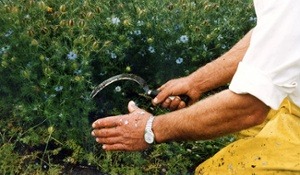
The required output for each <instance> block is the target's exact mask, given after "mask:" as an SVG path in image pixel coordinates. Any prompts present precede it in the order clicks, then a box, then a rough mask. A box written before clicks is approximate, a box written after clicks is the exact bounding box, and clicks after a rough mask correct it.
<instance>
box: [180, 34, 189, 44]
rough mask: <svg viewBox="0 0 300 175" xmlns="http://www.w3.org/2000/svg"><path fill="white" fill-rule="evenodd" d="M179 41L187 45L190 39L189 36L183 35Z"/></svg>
mask: <svg viewBox="0 0 300 175" xmlns="http://www.w3.org/2000/svg"><path fill="white" fill-rule="evenodd" d="M179 41H180V42H182V43H187V42H188V41H189V37H188V36H187V35H182V36H181V37H180V38H179Z"/></svg>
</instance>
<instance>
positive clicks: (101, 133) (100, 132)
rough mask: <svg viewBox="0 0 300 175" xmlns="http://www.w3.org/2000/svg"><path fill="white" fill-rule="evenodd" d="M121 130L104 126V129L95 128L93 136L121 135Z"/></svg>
mask: <svg viewBox="0 0 300 175" xmlns="http://www.w3.org/2000/svg"><path fill="white" fill-rule="evenodd" d="M119 135H120V134H119V132H118V131H117V129H116V128H103V129H94V130H93V131H92V136H94V137H98V138H105V137H116V136H119Z"/></svg>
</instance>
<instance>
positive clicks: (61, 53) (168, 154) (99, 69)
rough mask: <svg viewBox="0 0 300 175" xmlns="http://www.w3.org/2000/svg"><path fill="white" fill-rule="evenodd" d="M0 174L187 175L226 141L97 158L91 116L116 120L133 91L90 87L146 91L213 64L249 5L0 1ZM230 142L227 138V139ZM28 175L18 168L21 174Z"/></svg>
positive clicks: (248, 15) (162, 0) (181, 0)
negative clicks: (117, 78)
mask: <svg viewBox="0 0 300 175" xmlns="http://www.w3.org/2000/svg"><path fill="white" fill-rule="evenodd" d="M0 13H1V16H0V26H1V27H0V59H1V60H0V62H1V64H0V74H1V75H2V76H1V77H0V84H1V86H0V96H1V100H0V117H1V122H0V128H1V132H0V136H1V138H0V157H1V159H0V174H18V173H25V174H43V173H48V174H58V172H61V171H62V170H63V165H67V164H85V165H88V166H96V167H97V168H98V169H100V170H101V171H102V172H106V173H109V174H125V172H126V174H142V173H143V174H187V173H190V172H192V168H194V166H195V165H196V164H195V162H196V163H197V164H198V163H199V162H201V161H203V160H205V159H206V158H207V157H209V156H210V155H212V154H213V153H215V152H216V151H217V150H219V149H220V148H222V147H223V146H224V145H225V144H227V143H228V142H230V140H229V141H228V140H226V139H225V140H215V141H205V142H193V143H190V142H187V143H169V144H162V145H157V146H155V147H153V148H151V149H149V150H147V151H144V152H139V153H107V152H103V151H102V150H101V149H100V146H99V145H97V144H95V142H94V141H93V138H92V137H91V136H90V123H91V122H92V121H94V120H95V119H96V117H99V116H100V117H102V116H107V115H110V114H120V113H124V112H126V104H127V102H128V101H129V100H131V99H133V100H136V101H138V103H139V104H140V105H141V106H142V107H144V108H146V109H148V110H151V111H152V112H153V113H155V114H159V113H162V112H164V111H162V110H160V109H157V108H152V107H151V105H150V102H149V100H147V99H145V98H143V97H141V96H140V95H139V94H138V93H139V92H140V91H139V88H138V87H137V88H132V87H135V86H134V84H130V83H120V84H118V83H116V84H115V85H111V87H109V88H107V89H105V90H103V91H102V92H101V94H99V95H98V96H97V98H95V99H91V98H90V92H91V90H92V89H93V87H95V86H96V85H97V84H98V83H99V82H101V81H103V80H104V79H107V78H108V77H110V76H113V75H116V74H119V73H134V74H137V75H140V76H142V77H143V78H145V79H146V81H147V82H149V84H150V87H152V88H155V87H157V86H159V85H161V84H162V83H164V82H165V81H167V80H169V79H171V78H175V77H180V76H185V75H187V74H189V73H191V72H192V71H194V70H196V69H197V68H198V67H199V66H201V65H204V64H206V63H207V62H209V61H211V60H213V59H215V58H217V57H218V56H219V55H221V54H222V53H224V52H225V51H226V50H228V49H229V48H231V47H232V45H233V44H234V43H235V42H236V41H238V40H239V38H241V37H242V36H243V35H244V34H245V33H246V32H247V31H248V30H249V29H250V28H251V27H252V26H253V25H254V23H255V17H254V14H253V9H252V5H251V3H250V1H238V0H230V1H221V0H210V1H209V0H199V1H192V0H171V1H170V0H169V1H166V0H148V1H138V0H131V1H121V0H114V1H113V0H103V1H92V0H66V1H60V0H44V1H41V0H28V1H24V0H15V1H11V0H2V1H0ZM229 139H230V138H229ZM26 167H28V168H26Z"/></svg>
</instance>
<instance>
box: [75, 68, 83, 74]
mask: <svg viewBox="0 0 300 175" xmlns="http://www.w3.org/2000/svg"><path fill="white" fill-rule="evenodd" d="M74 73H75V74H76V75H80V74H81V73H82V70H81V69H77V70H75V71H74Z"/></svg>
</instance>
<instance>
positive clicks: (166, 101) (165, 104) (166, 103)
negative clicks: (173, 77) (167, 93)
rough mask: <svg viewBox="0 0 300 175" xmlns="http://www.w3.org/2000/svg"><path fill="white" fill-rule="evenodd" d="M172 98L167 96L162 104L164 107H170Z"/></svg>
mask: <svg viewBox="0 0 300 175" xmlns="http://www.w3.org/2000/svg"><path fill="white" fill-rule="evenodd" d="M171 102H172V100H171V99H170V98H167V99H166V100H165V101H164V102H163V103H162V104H161V106H162V107H163V108H169V106H170V104H171Z"/></svg>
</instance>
